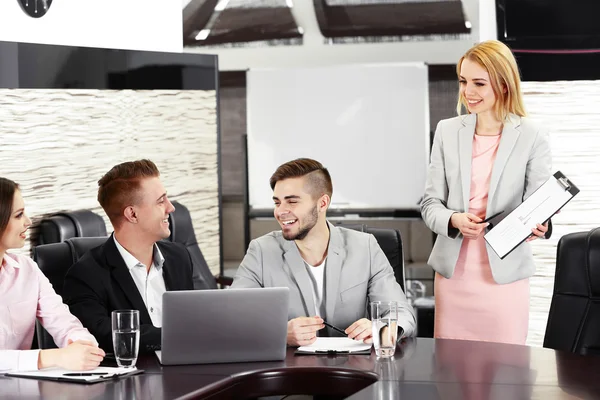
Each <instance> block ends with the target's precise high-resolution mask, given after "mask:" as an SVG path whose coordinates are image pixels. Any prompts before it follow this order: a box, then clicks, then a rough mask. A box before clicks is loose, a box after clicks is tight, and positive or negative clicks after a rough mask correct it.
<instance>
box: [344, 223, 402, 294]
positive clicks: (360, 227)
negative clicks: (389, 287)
mask: <svg viewBox="0 0 600 400" xmlns="http://www.w3.org/2000/svg"><path fill="white" fill-rule="evenodd" d="M336 226H340V227H342V228H346V229H354V230H355V231H359V232H366V233H370V234H372V235H373V236H375V240H377V243H378V244H379V247H381V250H383V253H384V254H385V256H386V257H387V259H388V261H389V262H390V265H391V266H392V269H393V270H394V275H395V276H396V281H397V282H398V284H399V285H400V287H401V288H402V290H404V288H405V287H406V284H405V281H404V252H403V251H402V235H401V234H400V231H399V230H397V229H391V228H370V227H368V226H366V225H364V224H347V225H346V224H343V223H337V224H336Z"/></svg>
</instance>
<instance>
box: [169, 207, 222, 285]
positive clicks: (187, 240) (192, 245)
mask: <svg viewBox="0 0 600 400" xmlns="http://www.w3.org/2000/svg"><path fill="white" fill-rule="evenodd" d="M173 206H174V207H175V211H173V212H172V213H171V214H169V228H170V229H171V235H170V236H169V240H170V241H171V242H177V243H181V244H183V245H184V246H185V247H186V248H187V250H188V252H189V253H190V256H191V258H192V265H193V267H194V271H193V279H194V289H217V281H216V280H215V277H214V276H213V274H212V273H211V272H210V268H208V264H207V263H206V260H205V259H204V256H203V255H202V251H201V250H200V246H198V242H197V241H196V233H195V232H194V226H193V224H192V217H191V216H190V212H189V210H188V209H187V208H186V207H185V206H184V205H183V204H181V203H178V202H176V201H174V202H173Z"/></svg>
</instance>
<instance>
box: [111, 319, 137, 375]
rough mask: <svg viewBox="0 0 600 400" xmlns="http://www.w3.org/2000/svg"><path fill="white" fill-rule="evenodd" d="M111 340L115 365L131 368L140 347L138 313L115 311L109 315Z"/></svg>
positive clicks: (133, 365)
mask: <svg viewBox="0 0 600 400" xmlns="http://www.w3.org/2000/svg"><path fill="white" fill-rule="evenodd" d="M111 319H112V338H113V348H114V351H115V359H116V360H117V365H118V366H119V367H124V368H133V367H135V363H136V361H137V357H138V350H139V347H140V312H139V311H138V310H115V311H113V312H112V314H111Z"/></svg>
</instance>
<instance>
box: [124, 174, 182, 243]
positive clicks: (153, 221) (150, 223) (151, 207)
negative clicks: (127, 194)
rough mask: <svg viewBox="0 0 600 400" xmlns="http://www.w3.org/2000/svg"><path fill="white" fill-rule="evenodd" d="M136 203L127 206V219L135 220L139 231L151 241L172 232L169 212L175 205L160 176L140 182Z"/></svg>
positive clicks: (166, 236) (167, 235) (155, 240)
mask: <svg viewBox="0 0 600 400" xmlns="http://www.w3.org/2000/svg"><path fill="white" fill-rule="evenodd" d="M136 199H137V201H136V202H135V205H132V206H129V207H127V209H126V210H125V213H126V214H128V215H127V217H128V218H127V219H128V220H130V221H135V222H136V224H137V228H136V229H137V232H138V233H139V235H141V236H143V237H144V238H146V239H147V240H148V241H149V242H157V241H159V240H161V239H166V238H168V237H169V235H170V234H171V230H170V229H169V214H170V213H172V212H173V211H175V207H173V204H171V202H170V201H169V199H168V197H167V191H166V190H165V188H164V186H163V184H162V182H161V181H160V178H159V177H153V178H145V179H142V181H141V182H140V188H139V190H138V193H137V194H136Z"/></svg>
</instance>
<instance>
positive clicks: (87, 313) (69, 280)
mask: <svg viewBox="0 0 600 400" xmlns="http://www.w3.org/2000/svg"><path fill="white" fill-rule="evenodd" d="M156 244H157V245H158V248H159V249H160V252H161V253H162V255H163V257H164V259H165V262H164V264H163V267H162V268H163V277H164V280H165V286H166V288H167V290H192V289H193V288H194V287H193V282H192V261H191V258H190V254H189V253H188V251H187V249H186V248H185V247H184V246H183V245H182V244H180V243H172V242H157V243H156ZM63 291H64V298H65V302H66V303H67V304H68V305H69V308H70V309H71V313H72V314H73V315H75V316H76V317H77V318H79V320H80V321H81V323H82V324H83V326H85V327H86V328H87V329H88V330H89V331H90V333H91V334H92V335H94V337H95V338H96V340H97V341H98V343H99V345H100V347H101V348H102V349H103V350H104V351H106V352H107V353H108V352H112V351H113V344H112V325H111V312H112V311H113V310H123V309H127V310H139V312H140V353H148V352H151V351H154V350H159V349H160V346H161V329H160V328H157V327H155V326H154V325H152V320H151V319H150V315H149V314H148V310H147V309H146V306H145V304H144V301H143V300H142V296H141V295H140V292H139V291H138V289H137V286H136V285H135V282H134V281H133V278H132V277H131V274H130V273H129V270H128V269H127V266H126V265H125V261H123V257H121V254H120V253H119V250H118V249H117V246H116V245H115V241H114V238H113V237H112V236H111V237H110V238H109V239H108V240H107V241H106V242H105V243H104V244H103V245H101V246H98V247H96V248H94V249H92V250H90V251H88V252H87V253H85V254H84V255H83V257H81V259H80V260H79V261H78V262H77V263H75V264H74V265H73V266H72V267H71V268H70V269H69V271H68V272H67V275H66V276H65V282H64V289H63Z"/></svg>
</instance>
